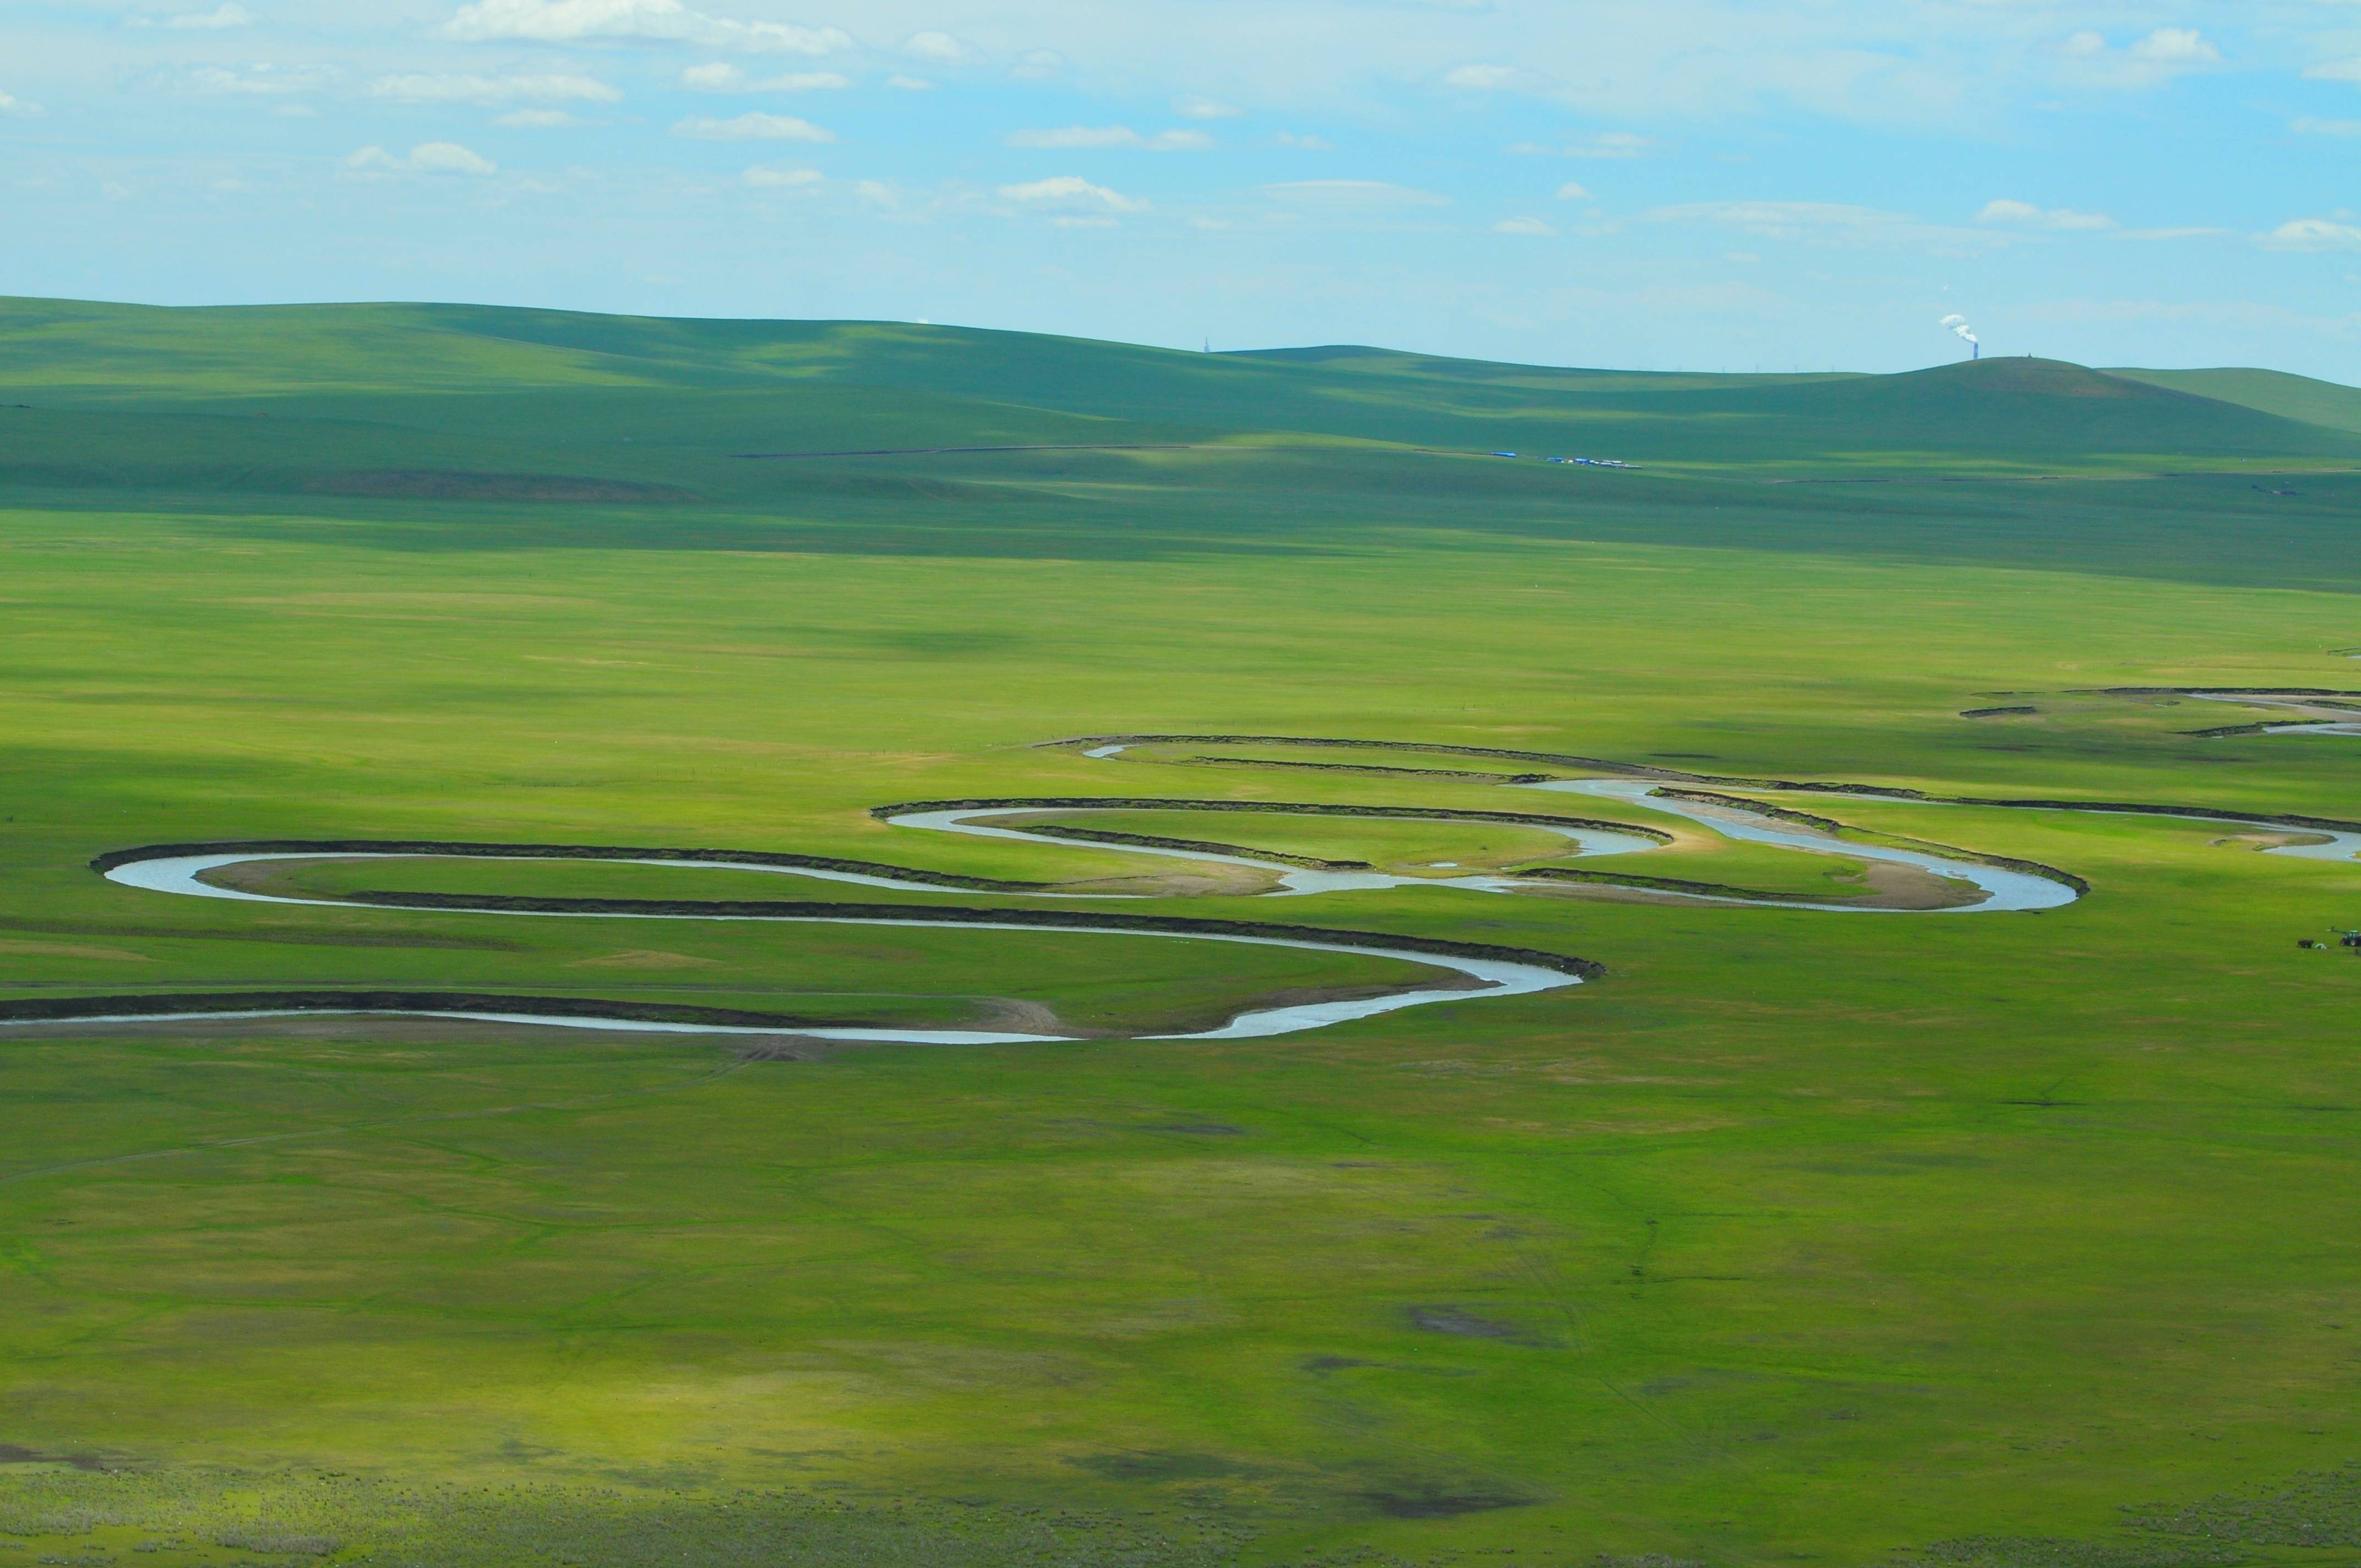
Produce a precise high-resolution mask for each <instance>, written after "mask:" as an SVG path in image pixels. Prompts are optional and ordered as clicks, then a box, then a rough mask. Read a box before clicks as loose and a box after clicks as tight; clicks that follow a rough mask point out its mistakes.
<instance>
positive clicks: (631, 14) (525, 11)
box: [443, 0, 852, 54]
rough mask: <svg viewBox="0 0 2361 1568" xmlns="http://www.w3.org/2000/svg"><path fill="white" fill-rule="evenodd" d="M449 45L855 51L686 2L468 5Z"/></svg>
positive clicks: (448, 29) (824, 32)
mask: <svg viewBox="0 0 2361 1568" xmlns="http://www.w3.org/2000/svg"><path fill="white" fill-rule="evenodd" d="M443 35H444V37H445V38H463V39H467V40H471V41H493V40H500V39H509V38H516V39H523V40H526V41H529V42H533V43H575V42H579V41H582V40H585V39H595V38H651V39H662V40H665V41H669V42H673V43H693V44H705V45H708V46H709V47H713V48H718V49H744V50H748V51H751V52H758V53H765V52H766V53H775V54H834V53H836V52H838V51H840V50H842V49H851V48H852V37H851V34H849V33H847V32H845V31H844V30H843V29H842V28H841V27H798V26H796V25H795V24H793V23H789V22H739V21H732V20H729V19H727V18H723V17H719V16H707V15H705V14H704V13H703V12H701V11H694V10H691V9H690V8H689V7H688V6H686V5H683V4H682V3H681V0H470V4H467V5H462V6H460V7H459V10H458V14H457V15H456V16H453V17H452V18H451V20H450V21H448V22H446V23H445V24H444V27H443Z"/></svg>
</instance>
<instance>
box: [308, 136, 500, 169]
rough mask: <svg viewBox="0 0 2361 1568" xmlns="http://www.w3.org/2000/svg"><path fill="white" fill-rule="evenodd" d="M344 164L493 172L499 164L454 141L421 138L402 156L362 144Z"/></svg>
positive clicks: (385, 167)
mask: <svg viewBox="0 0 2361 1568" xmlns="http://www.w3.org/2000/svg"><path fill="white" fill-rule="evenodd" d="M345 167H346V168H347V169H352V170H359V171H361V172H363V173H382V174H475V175H485V174H497V173H499V172H500V165H499V164H497V163H494V162H493V161H492V160H491V159H489V158H485V157H483V156H481V155H480V154H478V153H475V152H471V151H469V150H468V149H467V148H464V147H461V146H460V145H459V144H458V143H457V142H456V141H429V142H421V143H419V144H418V145H417V146H416V147H413V148H411V149H410V155H409V156H408V157H406V158H396V157H394V156H393V154H391V153H390V152H388V151H386V150H385V148H381V147H365V148H361V149H360V150H359V151H358V152H357V153H355V154H353V155H352V156H351V157H350V158H348V159H345Z"/></svg>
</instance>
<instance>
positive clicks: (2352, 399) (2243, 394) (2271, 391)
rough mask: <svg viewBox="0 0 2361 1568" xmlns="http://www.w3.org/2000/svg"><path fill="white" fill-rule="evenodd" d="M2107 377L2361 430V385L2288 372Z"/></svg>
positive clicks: (2122, 372) (2157, 372)
mask: <svg viewBox="0 0 2361 1568" xmlns="http://www.w3.org/2000/svg"><path fill="white" fill-rule="evenodd" d="M2107 374H2108V375H2110V376H2121V377H2124V378H2126V379H2129V380H2134V381H2145V382H2147V383H2148V384H2149V385H2150V386H2155V387H2169V388H2171V389H2173V390H2175V391H2178V392H2192V393H2194V394H2196V395H2197V396H2199V397H2201V398H2213V399H2216V400H2220V401H2222V402H2225V403H2237V404H2239V405H2241V406H2243V407H2246V408H2250V409H2259V410H2261V411H2263V412H2265V413H2268V414H2277V415H2279V417H2280V418H2281V419H2293V420H2301V421H2303V422H2306V423H2308V424H2319V425H2326V426H2327V427H2328V428H2329V429H2331V430H2351V431H2361V387H2345V386H2340V385H2339V384H2337V383H2336V382H2334V381H2315V380H2313V379H2312V378H2310V377H2309V376H2290V375H2289V374H2288V373H2287V372H2286V371H2284V370H2110V371H2108V372H2107Z"/></svg>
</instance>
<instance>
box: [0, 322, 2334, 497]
mask: <svg viewBox="0 0 2361 1568" xmlns="http://www.w3.org/2000/svg"><path fill="white" fill-rule="evenodd" d="M2355 396H2356V398H2361V394H2355ZM0 401H5V402H9V403H26V404H30V405H32V408H33V410H34V411H42V412H56V411H64V410H74V411H82V413H84V414H86V415H93V416H94V415H97V414H99V413H100V412H101V411H105V412H106V413H108V414H110V415H132V414H137V415H139V416H143V417H139V418H127V417H126V418H123V419H121V420H120V422H117V423H115V424H112V425H108V424H105V423H104V422H101V423H98V424H86V425H80V426H76V427H74V431H73V435H72V439H71V442H70V443H68V444H67V449H68V451H69V452H70V459H69V460H68V461H66V462H64V463H62V464H61V463H60V461H58V460H57V458H56V457H55V455H54V451H55V449H56V448H57V446H58V442H57V440H56V439H55V437H54V435H52V436H50V437H49V438H45V439H41V440H37V441H36V442H34V443H32V444H31V445H30V446H28V444H27V442H26V441H24V440H23V439H21V438H18V439H12V438H10V437H8V436H7V435H6V434H5V431H11V430H13V431H16V432H17V433H18V435H19V437H21V435H22V433H23V432H24V431H25V430H27V428H29V427H30V422H27V421H23V420H16V421H14V422H11V423H10V424H9V425H7V426H5V427H0V477H5V478H10V479H14V480H15V481H16V482H19V483H48V484H76V485H88V484H100V483H104V482H105V480H106V477H107V476H108V475H109V474H110V473H112V474H116V475H119V476H122V477H126V479H129V480H131V481H133V482H135V483H155V482H162V481H163V480H164V479H165V478H167V477H169V476H170V475H171V474H173V473H175V472H181V473H187V474H189V475H191V476H192V477H195V476H197V475H199V474H203V476H205V477H204V478H203V483H206V484H213V485H219V484H223V483H225V482H230V481H229V480H228V479H227V478H226V477H225V476H227V475H228V473H229V471H230V470H233V469H235V470H236V471H237V472H242V473H244V474H246V475H247V476H248V480H247V482H249V483H252V484H254V485H256V486H258V487H259V488H265V489H269V488H279V487H280V486H282V485H283V484H285V483H289V482H293V483H296V484H297V485H298V486H299V488H301V487H302V486H303V485H307V484H309V483H310V482H311V481H310V480H307V479H303V478H302V477H301V473H300V472H299V471H302V472H309V473H311V474H312V475H313V477H317V475H318V474H319V473H320V472H321V471H323V470H327V471H346V470H357V469H372V470H373V469H380V468H389V467H399V468H404V469H407V468H412V467H418V466H430V467H441V466H453V467H457V468H461V469H466V470H471V471H488V472H503V473H512V474H548V473H556V474H580V475H584V476H588V477H597V478H602V479H614V480H620V481H634V480H635V481H643V482H647V483H652V484H658V485H665V486H673V487H679V488H687V489H690V490H693V491H696V492H697V493H700V494H712V495H725V494H744V495H751V494H758V493H771V492H772V491H773V490H774V487H773V486H771V485H769V483H768V482H767V481H760V480H757V479H755V478H753V477H751V476H749V475H748V474H747V473H746V472H745V471H744V462H745V459H746V457H747V456H748V455H755V454H763V455H774V454H781V453H793V454H808V453H825V452H845V451H879V450H890V451H899V450H909V449H917V448H936V447H946V446H972V445H990V446H1014V445H1106V446H1152V445H1172V444H1204V443H1221V444H1307V443H1308V444H1334V443H1339V442H1372V443H1380V444H1389V445H1393V446H1400V447H1411V448H1431V449H1438V450H1441V451H1445V452H1460V453H1482V452H1489V451H1494V450H1499V449H1510V450H1515V451H1519V452H1522V453H1525V454H1527V455H1587V456H1602V457H1615V458H1620V459H1624V460H1628V461H1638V462H1644V463H1647V464H1650V465H1655V466H1675V467H1679V468H1683V469H1689V470H1697V471H1708V470H1728V469H1747V470H1756V471H1761V472H1763V473H1787V474H1812V473H1850V472H1856V471H1859V472H1878V471H1883V472H1909V473H1926V472H1948V473H1992V472H2026V471H2048V470H2051V469H2058V470H2061V471H2070V472H2075V471H2089V472H2103V471H2121V470H2125V469H2132V470H2137V469H2150V470H2153V469H2158V468H2164V469H2170V468H2175V467H2180V466H2273V465H2292V466H2345V465H2346V464H2349V463H2351V462H2354V461H2356V460H2361V429H2332V428H2328V427H2327V426H2326V425H2324V424H2323V423H2321V422H2305V421H2301V420H2298V419H2293V418H2289V417H2285V416H2284V415H2283V414H2281V413H2279V412H2273V411H2266V410H2263V409H2260V408H2257V407H2248V406H2246V405H2245V403H2244V402H2242V401H2239V400H2223V399H2218V398H2213V397H2208V396H2200V395H2197V394H2196V393H2194V392H2191V391H2187V390H2179V389H2173V388H2170V387H2165V386H2158V385H2151V384H2149V383H2148V382H2147V381H2145V380H2141V379H2134V378H2124V377H2114V376H2109V375H2105V374H2102V373H2100V372H2096V371H2092V370H2085V369H2082V368H2081V367H2074V366H2067V365H2061V364H2057V363H2055V362H2051V361H2037V360H1988V361H1985V362H1983V363H1982V364H1963V365H1949V366H1944V367H1938V368H1936V369H1931V370H1925V371H1919V372H1916V373H1913V374H1910V375H1904V376H1851V377H1817V378H1815V377H1802V378H1796V377H1704V376H1646V375H1632V374H1624V373H1613V372H1598V371H1580V370H1552V369H1547V368H1543V367H1524V366H1505V365H1489V364H1483V363H1480V362H1471V361H1461V360H1448V359H1435V358H1429V357H1422V356H1411V355H1396V354H1388V353H1385V352H1382V351H1377V350H1360V349H1319V350H1289V351H1281V352H1276V353H1270V354H1259V355H1203V354H1188V353H1180V352H1175V351H1171V350H1165V349H1154V348H1143V347H1137V346H1133V345H1121V344H1107V343H1095V342H1088V341H1083V340H1079V339H1072V338H1060V337H1049V336H1041V335H1038V334H1022V333H1005V332H983V331H975V330H970V329H962V328H952V327H921V326H911V325H902V324H896V323H843V322H729V321H670V320H653V319H646V318H637V317H612V316H590V315H580V314H572V313H561V312H550V311H532V310H513V309H496V308H491V307H477V306H447V305H331V306H297V307H279V308H236V309H196V310H163V309H156V308H142V307H130V306H115V305H99V304H82V303H74V302H51V301H9V302H0ZM256 416H262V417H266V418H269V419H272V420H277V421H286V420H304V421H308V422H313V423H311V424H308V425H307V426H306V427H305V434H304V437H303V438H302V439H300V440H293V441H291V440H287V439H283V438H282V435H283V433H282V431H281V430H280V427H273V432H272V435H271V437H270V439H269V440H268V441H267V442H266V443H265V444H266V445H267V446H268V447H269V450H270V451H271V452H272V453H273V454H275V455H276V456H275V458H274V460H273V461H272V462H270V463H262V462H253V463H249V462H247V461H245V460H244V459H243V458H239V457H236V456H235V454H236V452H237V451H238V450H239V449H241V448H244V447H247V446H249V445H251V444H252V442H251V441H250V440H248V439H247V437H244V436H240V435H236V434H234V433H226V432H225V430H224V429H223V428H222V427H221V426H220V425H218V424H217V423H214V421H218V420H221V419H224V418H228V419H251V418H253V417H256ZM189 419H194V420H196V421H198V422H197V423H194V424H187V423H176V422H175V421H181V420H189ZM421 432H424V433H431V437H432V439H430V440H426V441H424V442H423V443H422V442H421V440H420V435H419V433H421ZM35 447H48V448H50V449H51V451H52V455H50V456H48V457H44V456H43V455H41V454H40V452H38V451H37V450H34V449H33V448H35ZM626 447H629V448H632V450H629V451H624V450H621V449H622V448H626ZM192 464H194V466H192ZM290 475H296V477H295V478H293V479H291V478H290Z"/></svg>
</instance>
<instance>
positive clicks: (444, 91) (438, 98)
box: [369, 75, 622, 104]
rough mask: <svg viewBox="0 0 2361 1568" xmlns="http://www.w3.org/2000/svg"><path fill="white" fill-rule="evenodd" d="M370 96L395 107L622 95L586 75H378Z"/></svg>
mask: <svg viewBox="0 0 2361 1568" xmlns="http://www.w3.org/2000/svg"><path fill="white" fill-rule="evenodd" d="M369 96H370V97H372V98H390V99H392V100H393V101H394V102H395V103H397V104H513V103H515V102H517V101H518V100H519V99H523V100H525V101H527V102H530V103H539V104H566V103H576V104H612V103H614V102H616V101H617V100H619V99H620V98H621V97H622V94H621V93H619V92H617V91H616V90H615V89H614V88H612V87H610V86H609V85H608V84H607V83H605V82H598V81H595V80H593V79H592V78H590V77H588V76H453V75H444V76H426V75H412V76H380V77H379V78H378V79H377V80H376V81H375V82H371V83H369Z"/></svg>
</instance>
